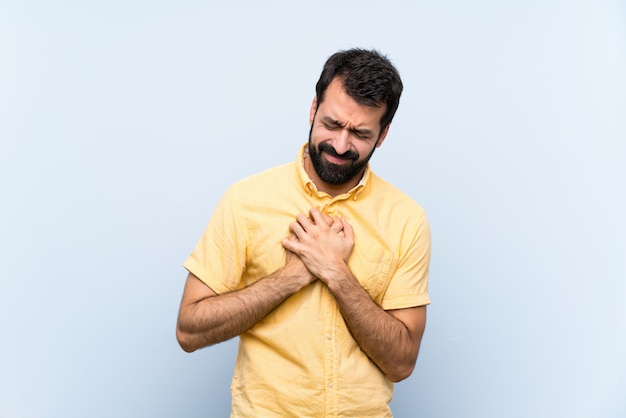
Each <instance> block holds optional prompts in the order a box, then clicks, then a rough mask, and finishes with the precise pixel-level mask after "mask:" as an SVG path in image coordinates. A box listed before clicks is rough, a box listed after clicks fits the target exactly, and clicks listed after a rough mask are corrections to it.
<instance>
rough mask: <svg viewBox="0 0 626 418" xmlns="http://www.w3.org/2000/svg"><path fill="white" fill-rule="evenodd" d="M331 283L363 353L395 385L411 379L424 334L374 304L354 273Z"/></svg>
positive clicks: (344, 316) (348, 272)
mask: <svg viewBox="0 0 626 418" xmlns="http://www.w3.org/2000/svg"><path fill="white" fill-rule="evenodd" d="M337 274H341V275H342V276H343V277H342V278H341V280H329V281H328V284H329V288H330V290H331V292H332V293H333V295H334V297H335V299H336V300H337V303H338V304H339V308H340V310H341V313H342V315H343V318H344V320H345V322H346V324H347V325H348V328H349V329H350V332H351V333H352V336H353V337H354V339H355V340H356V342H357V343H358V344H359V346H360V348H361V350H363V352H364V353H365V354H367V356H368V357H369V358H370V359H371V360H372V361H373V362H374V363H375V364H376V365H377V366H378V367H379V368H380V370H381V371H382V372H383V373H384V374H385V375H386V376H387V378H388V379H389V380H391V381H394V382H397V381H400V380H403V379H405V378H407V377H408V376H409V375H410V374H411V372H412V371H413V368H414V367H415V362H416V359H417V353H418V350H419V345H420V341H421V337H422V332H423V329H422V330H421V331H418V332H412V331H411V330H410V329H409V328H408V327H407V326H406V325H405V324H404V323H403V322H402V321H400V320H398V319H397V318H395V317H394V316H393V315H391V314H390V313H388V312H386V311H384V310H383V309H382V308H380V307H379V306H378V305H376V304H375V303H374V301H372V299H371V298H370V296H369V294H368V293H367V292H366V291H365V290H364V289H363V287H361V285H360V284H359V282H358V281H357V280H356V278H355V277H354V276H353V275H352V273H351V272H350V270H349V269H348V268H347V266H346V267H345V269H344V270H343V271H341V272H339V273H337Z"/></svg>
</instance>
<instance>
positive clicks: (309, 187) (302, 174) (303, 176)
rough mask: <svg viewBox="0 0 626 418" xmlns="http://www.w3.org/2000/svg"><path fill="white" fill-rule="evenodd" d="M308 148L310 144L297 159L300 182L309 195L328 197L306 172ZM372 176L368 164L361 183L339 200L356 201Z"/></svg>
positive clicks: (301, 150)
mask: <svg viewBox="0 0 626 418" xmlns="http://www.w3.org/2000/svg"><path fill="white" fill-rule="evenodd" d="M308 146H309V144H308V143H305V144H304V145H303V146H302V147H300V149H299V150H298V156H297V158H296V170H297V172H298V178H299V180H300V184H301V185H302V187H304V189H305V190H306V191H307V193H308V194H309V195H313V194H315V195H317V196H318V197H321V196H322V195H326V193H323V192H320V191H319V190H317V187H316V186H315V183H313V180H311V178H310V177H309V175H308V174H307V172H306V171H305V170H304V158H305V157H306V158H309V157H308V154H309V149H308ZM370 175H371V170H370V165H369V164H367V166H366V167H365V172H364V173H363V177H362V178H361V181H360V182H359V184H357V185H356V186H354V187H353V188H352V189H350V190H349V191H348V192H347V193H345V194H342V195H339V196H337V198H340V197H341V198H343V199H346V198H352V199H354V200H356V199H357V198H358V196H359V195H360V194H361V192H362V191H363V190H364V189H365V188H366V187H367V184H368V182H369V179H370Z"/></svg>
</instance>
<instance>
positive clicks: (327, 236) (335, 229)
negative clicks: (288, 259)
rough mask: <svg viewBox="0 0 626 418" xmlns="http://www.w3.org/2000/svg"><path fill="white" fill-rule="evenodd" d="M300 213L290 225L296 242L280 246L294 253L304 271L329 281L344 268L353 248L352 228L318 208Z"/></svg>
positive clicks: (341, 219)
mask: <svg viewBox="0 0 626 418" xmlns="http://www.w3.org/2000/svg"><path fill="white" fill-rule="evenodd" d="M310 215H311V218H310V219H309V218H307V217H306V216H305V215H303V214H299V215H298V216H297V217H296V222H294V223H292V224H291V225H290V226H289V229H290V230H291V232H292V233H293V234H294V235H295V237H296V238H297V240H292V239H288V238H286V239H284V240H283V241H282V244H283V246H284V247H285V248H286V249H287V250H289V251H291V252H293V253H295V254H297V255H298V256H299V258H300V259H301V260H302V261H303V263H304V265H305V266H306V268H307V269H308V270H309V271H310V272H311V273H312V274H313V275H315V276H316V277H318V278H320V279H321V280H322V281H324V282H328V280H331V279H332V277H335V276H336V273H337V272H339V271H341V270H342V269H345V268H346V266H347V262H348V259H349V258H350V255H351V254H352V250H353V248H354V232H353V229H352V226H351V225H350V224H349V223H348V222H347V221H346V220H345V219H344V218H338V219H334V218H331V217H329V216H328V215H323V214H322V213H321V212H320V211H319V209H317V208H313V209H311V211H310Z"/></svg>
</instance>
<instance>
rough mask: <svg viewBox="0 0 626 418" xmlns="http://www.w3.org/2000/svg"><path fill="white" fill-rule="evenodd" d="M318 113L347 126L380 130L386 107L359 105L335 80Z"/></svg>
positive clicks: (327, 90) (329, 86)
mask: <svg viewBox="0 0 626 418" xmlns="http://www.w3.org/2000/svg"><path fill="white" fill-rule="evenodd" d="M318 113H320V114H321V115H322V116H326V117H331V118H332V119H334V120H336V121H338V122H340V123H341V124H344V125H347V126H352V127H362V128H365V127H366V128H369V129H372V130H378V129H379V128H380V120H381V118H382V116H383V113H385V105H383V106H379V107H375V106H365V105H362V104H360V103H358V102H357V101H356V100H354V99H353V98H352V97H350V96H349V95H348V94H347V93H346V92H345V90H344V88H343V84H342V83H341V81H340V80H339V79H338V78H335V79H334V80H333V81H332V82H331V83H330V84H329V85H328V88H327V89H326V92H324V99H323V100H322V102H321V103H320V105H319V107H318Z"/></svg>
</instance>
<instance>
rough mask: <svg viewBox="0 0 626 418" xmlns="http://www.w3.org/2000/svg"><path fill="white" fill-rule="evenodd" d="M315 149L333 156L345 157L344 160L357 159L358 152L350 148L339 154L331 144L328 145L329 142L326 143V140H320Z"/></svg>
mask: <svg viewBox="0 0 626 418" xmlns="http://www.w3.org/2000/svg"><path fill="white" fill-rule="evenodd" d="M317 150H318V151H319V152H322V151H324V152H325V153H327V154H330V155H332V156H333V157H335V158H343V159H346V160H353V161H356V160H358V159H359V153H358V152H356V151H352V150H348V151H346V152H344V153H343V154H339V153H338V152H337V151H336V150H335V148H334V147H333V146H332V145H330V144H329V143H326V142H322V143H321V144H319V145H318V146H317Z"/></svg>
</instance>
